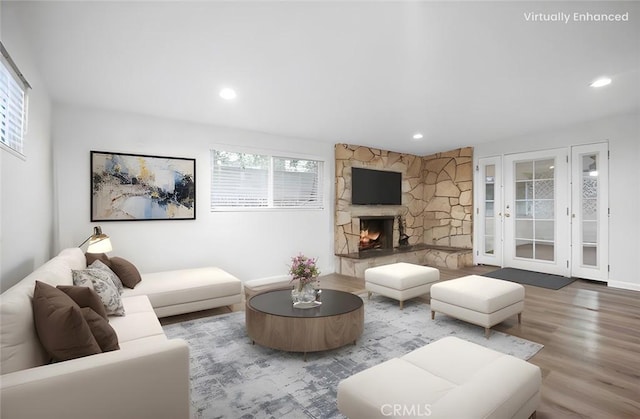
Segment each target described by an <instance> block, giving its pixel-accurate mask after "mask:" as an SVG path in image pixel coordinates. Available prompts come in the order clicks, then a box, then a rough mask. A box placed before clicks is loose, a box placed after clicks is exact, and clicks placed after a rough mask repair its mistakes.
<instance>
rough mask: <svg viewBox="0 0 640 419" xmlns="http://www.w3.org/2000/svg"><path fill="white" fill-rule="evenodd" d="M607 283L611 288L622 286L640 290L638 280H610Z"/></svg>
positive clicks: (622, 287)
mask: <svg viewBox="0 0 640 419" xmlns="http://www.w3.org/2000/svg"><path fill="white" fill-rule="evenodd" d="M607 285H608V286H609V287H611V288H620V289H624V290H631V291H640V284H638V283H636V282H622V281H609V282H607Z"/></svg>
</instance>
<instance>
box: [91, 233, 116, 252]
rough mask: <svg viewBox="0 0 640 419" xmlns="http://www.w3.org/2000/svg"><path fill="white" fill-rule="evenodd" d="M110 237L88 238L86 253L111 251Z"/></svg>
mask: <svg viewBox="0 0 640 419" xmlns="http://www.w3.org/2000/svg"><path fill="white" fill-rule="evenodd" d="M112 250H113V248H112V247H111V239H110V238H109V237H106V238H104V239H96V240H94V239H91V240H89V247H87V253H107V252H110V251H112Z"/></svg>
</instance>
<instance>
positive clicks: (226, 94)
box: [220, 87, 236, 100]
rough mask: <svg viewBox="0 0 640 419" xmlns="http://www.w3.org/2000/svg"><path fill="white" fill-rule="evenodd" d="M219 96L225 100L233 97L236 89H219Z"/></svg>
mask: <svg viewBox="0 0 640 419" xmlns="http://www.w3.org/2000/svg"><path fill="white" fill-rule="evenodd" d="M220 97H221V98H223V99H225V100H231V99H235V98H236V91H235V90H233V89H230V88H228V87H225V88H224V89H222V90H220Z"/></svg>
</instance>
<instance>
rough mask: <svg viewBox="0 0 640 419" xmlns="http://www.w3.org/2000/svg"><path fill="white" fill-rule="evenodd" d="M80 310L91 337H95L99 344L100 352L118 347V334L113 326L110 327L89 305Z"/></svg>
mask: <svg viewBox="0 0 640 419" xmlns="http://www.w3.org/2000/svg"><path fill="white" fill-rule="evenodd" d="M80 310H82V316H83V317H84V319H85V320H86V321H87V323H88V324H89V328H90V329H91V333H93V337H94V338H95V339H96V342H98V345H100V349H102V352H109V351H115V350H116V349H120V346H119V345H118V335H116V331H115V330H113V327H111V325H110V324H109V322H108V321H106V320H105V319H104V318H103V317H102V316H100V315H99V314H98V313H96V312H95V311H93V310H92V309H90V308H89V307H83V308H81V309H80Z"/></svg>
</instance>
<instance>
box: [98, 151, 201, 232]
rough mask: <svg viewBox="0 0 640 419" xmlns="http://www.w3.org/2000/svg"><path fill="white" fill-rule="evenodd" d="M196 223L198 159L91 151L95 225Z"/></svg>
mask: <svg viewBox="0 0 640 419" xmlns="http://www.w3.org/2000/svg"><path fill="white" fill-rule="evenodd" d="M195 219H196V160H195V159H194V158H182V157H166V156H152V155H146V154H128V153H114V152H105V151H91V221H150V220H195Z"/></svg>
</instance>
